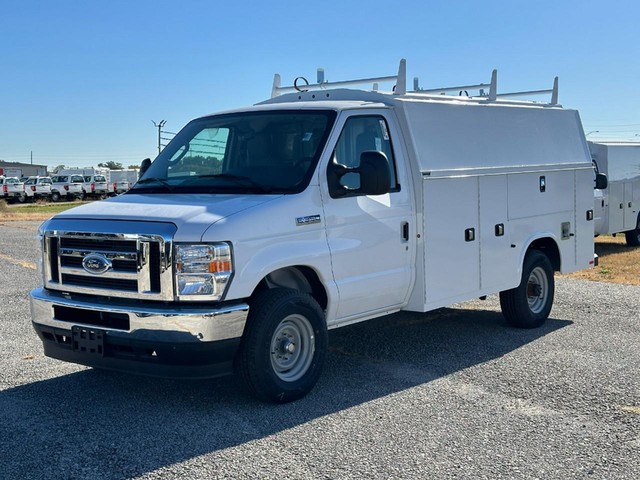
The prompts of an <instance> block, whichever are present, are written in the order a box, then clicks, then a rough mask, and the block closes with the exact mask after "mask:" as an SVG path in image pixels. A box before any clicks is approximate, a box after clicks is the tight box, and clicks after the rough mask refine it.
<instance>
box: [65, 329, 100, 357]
mask: <svg viewBox="0 0 640 480" xmlns="http://www.w3.org/2000/svg"><path fill="white" fill-rule="evenodd" d="M71 337H72V339H73V349H74V350H75V351H77V352H81V353H87V354H89V355H99V356H102V355H104V330H100V329H98V328H87V327H79V326H77V325H74V326H73V327H71Z"/></svg>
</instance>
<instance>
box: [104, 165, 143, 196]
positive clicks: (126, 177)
mask: <svg viewBox="0 0 640 480" xmlns="http://www.w3.org/2000/svg"><path fill="white" fill-rule="evenodd" d="M110 176H111V186H112V188H113V193H115V194H116V195H119V194H121V193H124V192H126V191H128V190H129V189H130V188H131V187H133V185H134V184H135V183H136V182H137V181H138V170H134V169H125V170H111V172H110Z"/></svg>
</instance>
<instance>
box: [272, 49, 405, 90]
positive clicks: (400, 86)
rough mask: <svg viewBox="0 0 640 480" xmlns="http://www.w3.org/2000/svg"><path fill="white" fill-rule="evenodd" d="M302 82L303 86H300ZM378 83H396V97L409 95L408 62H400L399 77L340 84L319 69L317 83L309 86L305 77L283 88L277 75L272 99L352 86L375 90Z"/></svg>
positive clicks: (364, 79)
mask: <svg viewBox="0 0 640 480" xmlns="http://www.w3.org/2000/svg"><path fill="white" fill-rule="evenodd" d="M298 82H300V83H301V84H299V83H298ZM378 82H396V85H395V87H394V91H393V93H394V95H404V94H405V93H407V86H406V85H407V61H406V60H405V59H404V58H403V59H402V60H400V65H399V66H398V74H397V75H389V76H386V77H373V78H358V79H354V80H344V81H340V82H327V81H325V79H324V70H323V69H322V68H319V69H318V78H317V83H315V84H309V81H308V80H307V79H306V78H304V77H297V78H296V79H295V80H294V81H293V85H290V86H284V87H283V86H281V79H280V75H279V74H277V73H276V74H275V75H274V77H273V88H272V89H271V98H274V97H277V96H278V95H282V94H283V93H291V92H307V91H309V90H319V89H326V88H338V87H348V86H352V85H363V84H367V83H371V84H373V90H377V89H378V85H377V84H378Z"/></svg>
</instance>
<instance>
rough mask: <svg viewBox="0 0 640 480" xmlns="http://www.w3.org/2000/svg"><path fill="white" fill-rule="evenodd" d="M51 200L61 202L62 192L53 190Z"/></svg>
mask: <svg viewBox="0 0 640 480" xmlns="http://www.w3.org/2000/svg"><path fill="white" fill-rule="evenodd" d="M50 198H51V201H52V202H59V201H60V193H59V192H51V197H50Z"/></svg>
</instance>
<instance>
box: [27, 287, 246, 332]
mask: <svg viewBox="0 0 640 480" xmlns="http://www.w3.org/2000/svg"><path fill="white" fill-rule="evenodd" d="M170 305H171V306H167V304H159V305H158V306H151V305H150V302H149V303H145V304H134V303H132V302H122V303H116V302H114V301H113V300H107V299H105V298H103V297H95V298H93V297H88V298H87V297H80V296H74V297H71V296H66V295H64V294H61V293H57V292H51V291H49V290H45V289H44V288H37V289H35V290H33V291H32V292H31V318H32V320H33V323H36V324H39V325H45V326H48V327H53V328H60V329H65V328H66V329H70V328H71V326H72V325H78V326H86V327H97V328H100V329H103V330H107V331H110V332H112V333H113V334H115V335H117V336H124V335H126V336H127V337H130V338H137V339H141V340H159V341H181V339H182V341H183V342H186V343H189V342H215V341H219V340H228V339H233V338H240V337H241V336H242V333H243V331H244V326H245V323H246V320H247V316H248V314H249V305H247V304H246V303H238V304H233V305H225V306H223V307H218V308H215V307H214V308H212V307H207V306H188V307H186V306H182V305H177V306H176V304H170ZM58 307H63V309H64V311H65V312H66V315H65V317H66V318H56V311H57V310H61V309H59V308H58ZM83 313H87V316H89V314H90V315H91V317H93V318H97V319H99V318H106V319H108V318H109V316H110V315H113V316H118V317H120V318H123V319H124V318H125V317H128V322H127V323H128V325H127V327H128V328H123V327H120V328H113V327H112V326H110V325H109V323H108V321H107V322H99V321H98V322H95V321H83ZM58 316H59V315H58Z"/></svg>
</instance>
